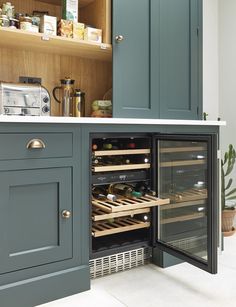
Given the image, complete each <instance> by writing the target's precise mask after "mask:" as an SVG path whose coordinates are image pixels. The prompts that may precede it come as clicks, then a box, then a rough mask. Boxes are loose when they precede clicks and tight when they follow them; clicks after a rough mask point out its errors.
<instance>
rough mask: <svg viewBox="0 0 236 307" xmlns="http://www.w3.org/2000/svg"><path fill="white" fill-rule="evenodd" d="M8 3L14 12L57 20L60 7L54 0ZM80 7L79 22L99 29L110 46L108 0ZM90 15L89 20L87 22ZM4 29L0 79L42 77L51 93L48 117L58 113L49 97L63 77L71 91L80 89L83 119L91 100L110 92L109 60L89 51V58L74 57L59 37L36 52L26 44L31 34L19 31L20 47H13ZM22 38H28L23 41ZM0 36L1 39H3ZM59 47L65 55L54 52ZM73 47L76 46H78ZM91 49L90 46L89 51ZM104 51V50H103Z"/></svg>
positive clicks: (88, 111)
mask: <svg viewBox="0 0 236 307" xmlns="http://www.w3.org/2000/svg"><path fill="white" fill-rule="evenodd" d="M4 2H5V1H3V0H0V5H2V4H3V3H4ZM46 2H50V3H46ZM12 3H13V5H14V6H15V10H16V11H17V12H23V13H28V14H32V12H33V11H34V10H36V11H47V12H48V13H49V14H50V15H52V16H57V18H61V6H60V5H55V1H50V0H48V1H45V2H40V1H35V0H25V1H21V0H14V1H12ZM53 3H54V4H53ZM82 4H83V6H82V7H80V9H79V14H80V17H81V18H79V21H81V22H86V23H89V24H90V25H93V26H94V27H98V28H102V30H103V34H104V36H103V42H104V43H110V41H111V37H110V33H111V26H110V24H111V21H110V18H111V11H110V0H94V1H92V2H91V1H89V0H86V1H82ZM86 4H88V5H86ZM83 16H84V17H83ZM90 16H91V19H89V18H90ZM7 30H8V29H7ZM7 30H6V31H4V30H3V31H1V29H0V38H1V41H2V44H0V65H1V70H0V80H2V81H7V82H19V76H30V77H40V78H42V85H43V86H45V87H46V88H47V89H48V90H49V92H50V94H51V102H52V107H51V109H52V115H60V114H61V106H60V105H59V104H58V103H57V102H56V101H55V100H54V99H53V97H52V90H53V88H54V87H55V86H58V85H60V79H64V78H65V77H70V78H72V79H74V80H75V88H80V89H81V90H82V91H83V92H85V94H86V96H85V98H86V111H85V115H86V116H90V114H91V103H92V102H93V101H94V100H97V99H102V98H103V96H104V94H105V93H106V92H107V91H108V90H109V89H111V87H112V63H111V62H110V61H109V60H108V61H107V59H106V60H102V57H99V56H97V53H94V54H95V55H93V51H91V56H89V57H90V58H89V59H88V58H84V57H83V55H81V52H82V51H80V53H78V54H80V56H77V55H76V56H75V52H76V51H73V48H74V47H72V48H71V47H70V46H69V44H66V41H65V42H64V41H63V39H62V40H61V42H60V39H61V38H60V37H59V38H58V41H59V43H58V44H59V45H58V46H57V47H56V48H55V46H53V44H52V46H50V47H47V48H46V49H45V51H44V49H43V48H38V50H37V48H36V47H37V46H34V48H33V47H32V46H31V45H32V43H31V45H30V44H27V39H28V40H30V38H32V41H33V40H34V35H33V34H31V33H25V35H24V34H23V32H22V31H18V33H16V34H19V35H18V37H19V38H18V45H20V42H21V37H20V35H21V34H22V37H23V38H22V44H21V46H20V48H17V46H16V44H14V37H13V36H14V34H13V32H11V30H8V32H9V35H8V34H7ZM16 31H17V30H16ZM16 31H15V32H16ZM26 36H27V37H29V38H27V39H26ZM2 37H4V40H3V39H2ZM7 39H8V40H9V41H10V40H11V42H10V43H9V46H8V44H5V42H6V41H7ZM65 40H66V39H65ZM71 41H72V40H71ZM72 44H73V43H72ZM60 45H61V47H60ZM60 48H61V49H63V48H65V49H66V51H65V52H63V53H65V54H62V52H60V51H58V50H59V49H60ZM70 48H71V49H70ZM76 48H80V47H79V46H78V47H76ZM92 48H93V46H92V47H91V48H90V49H92ZM110 48H111V47H110ZM85 49H86V48H85ZM90 49H89V46H88V49H87V53H89V51H90ZM110 50H111V49H110ZM85 52H86V50H85ZM104 52H107V51H106V50H104ZM87 57H88V55H87Z"/></svg>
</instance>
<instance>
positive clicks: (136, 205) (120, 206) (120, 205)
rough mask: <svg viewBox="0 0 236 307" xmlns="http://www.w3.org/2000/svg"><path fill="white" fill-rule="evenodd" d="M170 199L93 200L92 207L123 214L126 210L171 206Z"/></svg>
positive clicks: (150, 197)
mask: <svg viewBox="0 0 236 307" xmlns="http://www.w3.org/2000/svg"><path fill="white" fill-rule="evenodd" d="M169 203H170V200H169V199H160V198H157V197H154V196H150V195H146V196H143V197H141V198H127V197H126V198H120V199H117V201H110V200H98V199H93V200H92V205H93V206H94V207H96V208H99V209H101V210H103V211H104V212H107V213H114V212H121V211H126V210H135V209H143V208H150V207H155V206H161V205H166V204H169Z"/></svg>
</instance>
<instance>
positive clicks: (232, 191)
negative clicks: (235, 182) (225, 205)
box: [225, 188, 236, 197]
mask: <svg viewBox="0 0 236 307" xmlns="http://www.w3.org/2000/svg"><path fill="white" fill-rule="evenodd" d="M234 193H236V188H235V189H233V190H231V191H230V192H229V193H227V194H226V195H225V197H228V196H230V195H232V194H234Z"/></svg>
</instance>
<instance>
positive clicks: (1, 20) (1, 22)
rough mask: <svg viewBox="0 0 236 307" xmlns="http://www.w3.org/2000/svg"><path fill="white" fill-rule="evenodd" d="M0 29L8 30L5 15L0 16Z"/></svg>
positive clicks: (7, 21)
mask: <svg viewBox="0 0 236 307" xmlns="http://www.w3.org/2000/svg"><path fill="white" fill-rule="evenodd" d="M0 27H3V28H8V27H9V19H8V18H7V16H6V15H0Z"/></svg>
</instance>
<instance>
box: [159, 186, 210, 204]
mask: <svg viewBox="0 0 236 307" xmlns="http://www.w3.org/2000/svg"><path fill="white" fill-rule="evenodd" d="M163 196H164V197H168V198H169V199H170V202H171V203H182V202H185V201H194V200H202V199H206V198H207V197H208V196H207V189H202V190H197V189H189V190H186V191H184V192H178V193H173V194H164V195H163Z"/></svg>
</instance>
